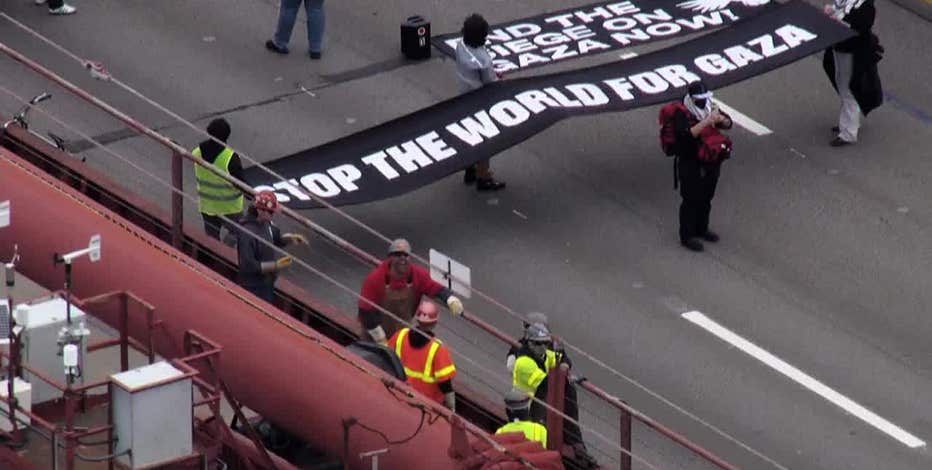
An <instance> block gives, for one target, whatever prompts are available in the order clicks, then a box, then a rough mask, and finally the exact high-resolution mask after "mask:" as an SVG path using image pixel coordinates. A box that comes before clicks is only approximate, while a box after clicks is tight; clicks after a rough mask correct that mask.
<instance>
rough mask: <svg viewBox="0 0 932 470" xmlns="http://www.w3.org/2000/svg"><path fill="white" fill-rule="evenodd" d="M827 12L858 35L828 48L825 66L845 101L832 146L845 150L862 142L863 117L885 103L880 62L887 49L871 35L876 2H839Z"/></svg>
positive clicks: (872, 0) (829, 6)
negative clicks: (859, 141) (859, 134)
mask: <svg viewBox="0 0 932 470" xmlns="http://www.w3.org/2000/svg"><path fill="white" fill-rule="evenodd" d="M825 13H826V14H827V15H829V16H831V17H832V18H835V19H836V20H839V21H841V22H843V23H845V24H847V25H848V26H850V27H851V29H853V30H854V31H855V32H857V36H855V37H853V38H850V39H847V40H845V41H842V42H840V43H838V44H836V45H835V46H833V47H831V48H829V49H827V50H826V51H825V55H824V56H823V58H822V66H823V68H824V69H825V73H826V74H827V75H828V78H829V80H830V81H831V82H832V86H833V87H835V91H837V92H838V96H839V98H841V110H840V111H839V113H838V125H837V126H835V127H833V128H832V132H834V133H835V138H834V139H832V141H831V142H830V145H831V146H832V147H842V146H845V145H851V144H854V143H855V142H857V140H858V130H859V129H860V127H861V115H862V114H863V115H865V116H867V114H868V113H870V112H871V111H872V110H874V109H875V108H877V107H878V106H880V105H881V104H882V103H883V89H882V88H881V85H880V75H879V74H878V73H877V62H878V61H879V60H880V58H881V57H882V54H883V47H881V46H880V42H879V41H878V40H877V36H875V35H874V34H873V33H872V32H871V28H873V27H874V17H875V16H876V9H875V8H874V0H835V2H834V3H831V4H828V5H825Z"/></svg>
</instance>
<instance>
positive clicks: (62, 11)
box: [49, 3, 78, 15]
mask: <svg viewBox="0 0 932 470" xmlns="http://www.w3.org/2000/svg"><path fill="white" fill-rule="evenodd" d="M76 11H78V9H77V8H75V7H73V6H71V5H68V4H67V3H65V4H64V5H62V6H60V7H58V8H55V9H52V8H49V14H50V15H70V14H72V13H74V12H76Z"/></svg>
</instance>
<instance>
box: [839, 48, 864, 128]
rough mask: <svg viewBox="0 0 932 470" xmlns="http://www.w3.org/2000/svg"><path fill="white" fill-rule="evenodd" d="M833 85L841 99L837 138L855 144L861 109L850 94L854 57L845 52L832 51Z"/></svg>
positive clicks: (859, 125)
mask: <svg viewBox="0 0 932 470" xmlns="http://www.w3.org/2000/svg"><path fill="white" fill-rule="evenodd" d="M834 55H835V85H836V86H837V87H838V96H839V98H841V110H840V111H839V113H838V137H839V138H840V139H841V140H844V141H845V142H857V140H858V129H859V128H860V127H861V107H860V106H858V101H857V100H856V99H855V98H854V94H852V93H851V72H852V70H853V67H854V56H853V55H852V54H849V53H846V52H838V51H834Z"/></svg>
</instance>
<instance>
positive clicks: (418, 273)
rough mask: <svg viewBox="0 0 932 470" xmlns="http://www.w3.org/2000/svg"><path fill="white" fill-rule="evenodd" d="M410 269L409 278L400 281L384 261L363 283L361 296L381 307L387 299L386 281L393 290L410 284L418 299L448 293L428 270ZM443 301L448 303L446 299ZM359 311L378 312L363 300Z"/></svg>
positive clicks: (413, 267)
mask: <svg viewBox="0 0 932 470" xmlns="http://www.w3.org/2000/svg"><path fill="white" fill-rule="evenodd" d="M409 267H410V268H411V271H410V273H409V275H408V277H407V278H403V279H398V278H395V276H394V275H392V273H391V268H390V267H389V261H388V260H384V261H382V263H381V264H379V266H378V267H377V268H375V269H373V270H372V272H370V273H369V275H368V276H366V280H365V281H363V283H362V292H361V293H360V295H361V296H362V297H363V298H364V299H368V300H370V301H371V302H372V303H374V304H376V305H381V303H382V299H383V298H385V285H386V280H387V283H388V285H389V287H391V288H392V289H403V288H404V287H405V286H406V285H407V284H408V283H409V282H410V283H411V284H412V287H414V294H415V295H416V296H418V298H420V296H423V295H426V296H428V297H436V296H439V295H441V293H442V292H443V291H446V288H445V287H444V286H443V284H440V283H438V282H437V281H434V280H433V279H431V278H430V272H429V271H427V270H426V269H424V268H422V267H420V266H416V265H414V264H411V265H409ZM447 295H449V294H447ZM441 300H444V301H446V299H441ZM359 309H360V310H365V311H373V310H376V309H375V307H373V306H372V305H369V303H368V302H366V301H364V300H362V299H360V300H359Z"/></svg>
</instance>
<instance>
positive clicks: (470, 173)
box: [463, 165, 476, 184]
mask: <svg viewBox="0 0 932 470" xmlns="http://www.w3.org/2000/svg"><path fill="white" fill-rule="evenodd" d="M475 182H476V165H473V166H471V167H469V168H466V171H464V172H463V184H473V183H475Z"/></svg>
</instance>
